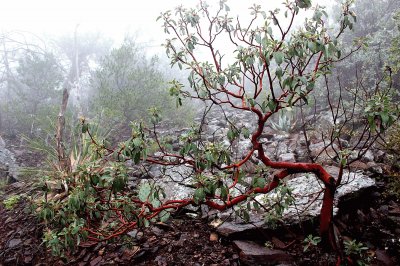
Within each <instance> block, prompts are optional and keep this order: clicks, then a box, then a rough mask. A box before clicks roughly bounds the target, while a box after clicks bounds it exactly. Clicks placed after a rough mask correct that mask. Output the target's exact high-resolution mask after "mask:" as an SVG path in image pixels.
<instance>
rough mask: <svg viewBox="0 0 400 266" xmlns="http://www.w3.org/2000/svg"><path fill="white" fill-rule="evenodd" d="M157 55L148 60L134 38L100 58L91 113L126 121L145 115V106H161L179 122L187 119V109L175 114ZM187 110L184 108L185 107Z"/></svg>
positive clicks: (109, 120) (108, 119) (109, 121)
mask: <svg viewBox="0 0 400 266" xmlns="http://www.w3.org/2000/svg"><path fill="white" fill-rule="evenodd" d="M158 65H159V62H158V59H157V58H156V57H152V58H150V59H147V57H146V54H145V53H144V51H143V49H141V48H140V47H138V46H137V45H136V44H135V43H134V42H133V41H131V40H125V42H124V43H123V44H122V45H121V46H120V47H119V48H117V49H113V50H112V51H111V52H110V54H108V55H106V56H104V57H103V58H102V60H101V61H100V65H99V67H98V69H97V70H96V71H95V72H94V74H93V75H92V78H91V87H92V90H93V91H92V94H93V96H92V100H91V106H92V108H91V112H92V113H94V114H101V116H102V120H103V121H104V122H105V124H106V125H110V126H111V127H112V126H114V125H115V124H116V123H117V122H122V123H123V124H128V123H129V122H131V121H133V120H137V119H143V118H145V117H147V118H148V109H149V108H151V107H157V108H159V109H162V110H163V112H164V113H165V116H166V117H168V118H170V119H172V120H175V121H178V120H179V118H181V121H182V120H183V121H184V120H185V118H188V117H189V116H188V115H189V113H188V112H186V113H185V112H179V115H178V116H177V115H176V114H175V112H176V111H175V110H174V105H173V103H172V101H171V99H169V97H168V94H167V92H165V90H164V87H165V86H166V82H165V77H164V75H163V74H162V73H161V71H160V70H159V68H158ZM186 111H187V110H186Z"/></svg>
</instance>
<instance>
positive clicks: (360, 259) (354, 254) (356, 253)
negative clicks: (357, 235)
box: [344, 240, 369, 266]
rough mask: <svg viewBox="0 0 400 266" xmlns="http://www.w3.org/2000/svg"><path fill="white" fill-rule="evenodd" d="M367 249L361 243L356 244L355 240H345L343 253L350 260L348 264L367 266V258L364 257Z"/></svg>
mask: <svg viewBox="0 0 400 266" xmlns="http://www.w3.org/2000/svg"><path fill="white" fill-rule="evenodd" d="M367 250H368V247H366V246H364V244H363V243H361V242H357V241H356V240H345V241H344V251H345V254H346V255H347V256H349V258H350V260H351V261H350V262H355V263H357V265H360V266H361V265H368V261H369V258H368V257H367V256H366V251H367Z"/></svg>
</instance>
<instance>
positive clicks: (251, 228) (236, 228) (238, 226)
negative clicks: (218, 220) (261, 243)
mask: <svg viewBox="0 0 400 266" xmlns="http://www.w3.org/2000/svg"><path fill="white" fill-rule="evenodd" d="M263 225H264V222H263V221H259V222H253V223H252V224H246V223H235V222H225V223H223V224H222V225H221V226H219V227H218V228H217V232H218V234H220V235H222V236H225V237H231V238H238V237H245V236H246V235H254V234H257V232H255V231H258V230H262V229H260V228H261V227H262V226H263Z"/></svg>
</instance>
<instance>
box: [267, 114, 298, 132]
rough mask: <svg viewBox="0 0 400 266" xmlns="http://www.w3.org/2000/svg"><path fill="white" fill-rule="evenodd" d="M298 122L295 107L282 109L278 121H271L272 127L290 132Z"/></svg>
mask: <svg viewBox="0 0 400 266" xmlns="http://www.w3.org/2000/svg"><path fill="white" fill-rule="evenodd" d="M296 123H297V121H295V120H294V115H293V109H290V110H285V112H283V111H280V112H279V116H278V121H277V122H276V123H275V122H274V121H271V127H272V129H274V130H276V131H282V132H286V133H290V132H292V131H293V130H294V128H295V127H296Z"/></svg>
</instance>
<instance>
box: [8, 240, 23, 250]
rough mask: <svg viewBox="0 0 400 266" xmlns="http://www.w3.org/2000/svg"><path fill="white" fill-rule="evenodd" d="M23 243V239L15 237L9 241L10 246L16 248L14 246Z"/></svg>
mask: <svg viewBox="0 0 400 266" xmlns="http://www.w3.org/2000/svg"><path fill="white" fill-rule="evenodd" d="M21 243H22V241H21V239H19V238H14V239H11V240H10V242H8V247H9V248H14V247H16V246H18V245H19V244H21Z"/></svg>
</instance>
